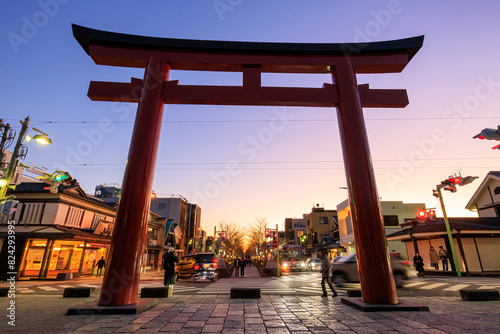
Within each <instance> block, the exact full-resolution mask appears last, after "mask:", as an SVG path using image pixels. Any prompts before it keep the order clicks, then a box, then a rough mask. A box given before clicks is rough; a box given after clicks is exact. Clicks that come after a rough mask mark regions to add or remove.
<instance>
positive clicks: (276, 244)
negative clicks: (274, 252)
mask: <svg viewBox="0 0 500 334" xmlns="http://www.w3.org/2000/svg"><path fill="white" fill-rule="evenodd" d="M272 245H273V247H274V248H278V240H274V241H273V244H272Z"/></svg>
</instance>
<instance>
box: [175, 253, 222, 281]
mask: <svg viewBox="0 0 500 334" xmlns="http://www.w3.org/2000/svg"><path fill="white" fill-rule="evenodd" d="M176 269H177V277H179V278H190V279H192V280H193V281H198V280H202V279H208V280H210V281H213V280H215V278H217V258H216V257H215V254H214V253H197V254H188V255H184V257H183V258H182V260H180V262H179V263H178V265H177V268H176Z"/></svg>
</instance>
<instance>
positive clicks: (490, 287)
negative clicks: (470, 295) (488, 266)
mask: <svg viewBox="0 0 500 334" xmlns="http://www.w3.org/2000/svg"><path fill="white" fill-rule="evenodd" d="M496 288H500V285H483V286H480V287H479V288H478V289H482V290H485V289H496Z"/></svg>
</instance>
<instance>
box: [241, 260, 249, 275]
mask: <svg viewBox="0 0 500 334" xmlns="http://www.w3.org/2000/svg"><path fill="white" fill-rule="evenodd" d="M246 266H247V263H246V260H244V259H241V260H240V270H241V277H243V276H245V267H246Z"/></svg>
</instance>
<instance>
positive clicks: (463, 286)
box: [443, 284, 470, 291]
mask: <svg viewBox="0 0 500 334" xmlns="http://www.w3.org/2000/svg"><path fill="white" fill-rule="evenodd" d="M469 285H470V284H456V285H453V286H450V287H449V288H446V289H443V290H444V291H458V290H460V289H463V288H465V287H468V286H469Z"/></svg>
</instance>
